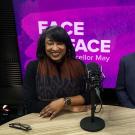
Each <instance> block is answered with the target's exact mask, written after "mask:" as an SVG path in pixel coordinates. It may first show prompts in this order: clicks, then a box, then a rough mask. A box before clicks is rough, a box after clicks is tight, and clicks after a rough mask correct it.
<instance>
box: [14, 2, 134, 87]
mask: <svg viewBox="0 0 135 135" xmlns="http://www.w3.org/2000/svg"><path fill="white" fill-rule="evenodd" d="M58 2H59V3H58ZM13 4H14V10H15V16H16V27H17V33H18V44H19V51H20V58H21V64H22V72H23V75H24V73H25V68H26V65H27V63H28V62H29V61H31V60H33V59H36V56H35V54H36V47H37V39H38V37H39V34H38V25H37V22H38V21H39V20H42V21H48V22H50V21H56V22H57V23H58V25H60V24H61V22H65V21H70V22H75V21H77V22H84V36H75V35H73V34H72V35H70V37H71V38H73V39H76V41H77V40H78V39H80V38H81V39H83V40H84V41H85V43H86V44H87V42H88V41H89V40H91V39H93V38H94V39H97V40H99V41H100V40H103V39H104V40H111V44H110V46H111V49H110V53H100V52H98V53H92V52H83V51H78V52H76V53H77V55H79V56H80V55H86V56H93V59H92V60H84V62H85V63H89V62H91V61H94V62H97V63H99V64H100V65H101V66H102V68H103V72H104V74H105V76H106V78H105V80H104V88H114V87H115V83H116V77H117V71H118V64H119V60H120V58H121V57H122V56H124V55H127V54H129V53H131V52H135V41H134V40H135V2H134V0H132V1H131V0H110V1H109V0H104V1H102V2H101V0H94V1H92V0H85V1H84V0H73V1H69V0H59V1H56V0H21V1H19V0H13ZM96 55H98V56H99V55H101V56H102V57H110V59H109V61H108V62H105V61H103V60H97V59H95V57H96Z"/></svg>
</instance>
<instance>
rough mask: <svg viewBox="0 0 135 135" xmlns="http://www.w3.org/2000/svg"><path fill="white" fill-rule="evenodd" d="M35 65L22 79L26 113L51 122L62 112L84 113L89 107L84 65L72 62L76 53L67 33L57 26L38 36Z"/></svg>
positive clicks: (29, 68) (30, 64)
mask: <svg viewBox="0 0 135 135" xmlns="http://www.w3.org/2000/svg"><path fill="white" fill-rule="evenodd" d="M37 58H38V60H37V61H32V62H30V63H29V64H28V66H27V71H26V75H25V79H24V94H25V103H26V109H27V111H28V113H30V112H40V116H41V117H50V118H51V119H52V118H54V117H55V116H56V115H57V114H58V113H59V112H60V111H62V110H63V109H67V108H68V109H70V110H72V111H84V110H86V108H85V109H84V107H83V106H82V105H84V104H89V102H90V99H89V97H88V96H89V95H90V94H89V93H87V91H86V90H85V85H86V83H85V76H86V71H85V65H84V64H83V63H82V62H81V61H80V60H77V59H75V49H74V47H73V45H72V42H71V39H70V37H69V35H68V34H67V32H66V31H65V30H64V29H63V28H61V27H59V26H50V27H48V28H47V29H46V30H45V31H44V32H43V33H42V34H41V36H40V38H39V42H38V47H37Z"/></svg>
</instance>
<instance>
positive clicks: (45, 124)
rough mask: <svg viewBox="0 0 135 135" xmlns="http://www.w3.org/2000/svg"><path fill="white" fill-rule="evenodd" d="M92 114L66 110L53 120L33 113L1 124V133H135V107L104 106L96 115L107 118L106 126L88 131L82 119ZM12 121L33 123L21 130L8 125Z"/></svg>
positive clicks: (104, 134) (72, 134)
mask: <svg viewBox="0 0 135 135" xmlns="http://www.w3.org/2000/svg"><path fill="white" fill-rule="evenodd" d="M87 116H90V112H81V113H70V112H65V113H64V114H61V115H59V116H57V117H56V118H55V119H53V120H49V118H41V117H39V114H38V113H32V114H28V115H25V116H23V117H20V118H17V119H15V120H12V121H10V122H8V123H6V124H4V125H2V126H0V135H94V134H95V135H135V109H129V108H123V107H118V106H105V105H104V106H103V110H102V111H101V112H100V113H99V114H96V116H98V117H100V118H102V119H104V120H105V123H106V127H105V128H104V129H103V130H101V131H98V132H87V131H84V130H83V129H81V128H80V120H81V119H82V118H84V117H87ZM11 122H21V123H26V124H29V125H31V127H32V130H31V131H28V132H26V131H21V130H18V129H13V128H10V127H8V124H9V123H11Z"/></svg>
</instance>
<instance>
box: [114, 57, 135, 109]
mask: <svg viewBox="0 0 135 135" xmlns="http://www.w3.org/2000/svg"><path fill="white" fill-rule="evenodd" d="M125 73H126V71H125V64H124V59H122V60H121V61H120V65H119V71H118V77H117V84H116V93H117V96H118V99H119V101H120V103H121V105H123V106H125V107H129V108H134V107H135V105H133V103H132V102H131V100H130V99H129V96H128V93H127V90H126V82H125V80H126V76H125Z"/></svg>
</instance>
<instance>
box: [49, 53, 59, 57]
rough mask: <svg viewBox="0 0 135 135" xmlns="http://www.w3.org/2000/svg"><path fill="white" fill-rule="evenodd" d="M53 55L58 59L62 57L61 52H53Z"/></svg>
mask: <svg viewBox="0 0 135 135" xmlns="http://www.w3.org/2000/svg"><path fill="white" fill-rule="evenodd" d="M51 55H52V56H53V57H58V56H59V55H60V53H59V52H53V53H51Z"/></svg>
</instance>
